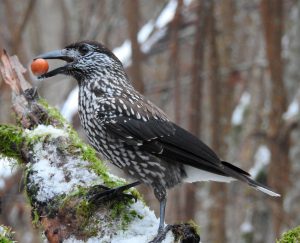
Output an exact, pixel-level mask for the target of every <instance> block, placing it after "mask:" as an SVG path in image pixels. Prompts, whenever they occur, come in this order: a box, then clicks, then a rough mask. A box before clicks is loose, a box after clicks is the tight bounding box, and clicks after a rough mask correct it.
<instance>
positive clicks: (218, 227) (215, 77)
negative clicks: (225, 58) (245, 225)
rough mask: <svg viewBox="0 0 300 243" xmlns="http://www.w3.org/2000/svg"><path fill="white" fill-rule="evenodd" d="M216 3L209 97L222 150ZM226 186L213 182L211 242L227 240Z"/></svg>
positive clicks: (215, 140) (214, 138) (216, 143)
mask: <svg viewBox="0 0 300 243" xmlns="http://www.w3.org/2000/svg"><path fill="white" fill-rule="evenodd" d="M214 9H215V5H214V3H213V2H212V3H211V4H210V9H209V22H208V40H209V42H208V45H209V51H210V52H209V54H210V55H209V73H210V75H209V92H210V93H209V98H210V109H211V132H210V135H211V146H212V148H213V149H214V150H215V151H216V152H217V153H220V151H221V142H222V138H223V134H222V123H221V102H220V101H221V97H222V88H221V85H222V83H221V82H220V76H219V74H218V72H219V59H218V50H217V43H216V42H217V40H216V29H215V28H216V26H215V16H214ZM226 194H227V193H226V186H225V184H222V183H216V182H214V183H211V185H210V197H211V198H212V206H211V208H210V211H209V215H210V216H209V218H210V224H209V232H214V234H213V236H212V238H211V242H214V243H218V242H225V241H226V229H225V208H226V201H227V200H226Z"/></svg>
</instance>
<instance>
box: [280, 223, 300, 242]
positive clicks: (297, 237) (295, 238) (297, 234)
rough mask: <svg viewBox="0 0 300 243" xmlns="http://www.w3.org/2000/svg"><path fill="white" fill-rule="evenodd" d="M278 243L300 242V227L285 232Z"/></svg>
mask: <svg viewBox="0 0 300 243" xmlns="http://www.w3.org/2000/svg"><path fill="white" fill-rule="evenodd" d="M276 242H277V243H298V242H300V226H298V227H296V228H294V229H291V230H289V231H287V232H285V233H284V234H283V235H282V236H281V238H280V239H279V240H277V241H276Z"/></svg>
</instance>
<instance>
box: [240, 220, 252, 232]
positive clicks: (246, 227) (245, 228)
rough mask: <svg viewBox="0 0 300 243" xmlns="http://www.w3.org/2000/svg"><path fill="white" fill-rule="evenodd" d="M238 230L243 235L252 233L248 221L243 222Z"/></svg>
mask: <svg viewBox="0 0 300 243" xmlns="http://www.w3.org/2000/svg"><path fill="white" fill-rule="evenodd" d="M240 230H241V232H242V233H244V234H247V233H251V232H253V225H252V224H251V223H250V222H249V221H244V222H243V223H242V224H241V227H240Z"/></svg>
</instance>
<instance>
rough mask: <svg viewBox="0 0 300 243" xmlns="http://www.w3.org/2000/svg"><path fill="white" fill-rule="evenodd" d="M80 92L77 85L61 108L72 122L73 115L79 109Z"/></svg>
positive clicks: (64, 115) (66, 117) (63, 114)
mask: <svg viewBox="0 0 300 243" xmlns="http://www.w3.org/2000/svg"><path fill="white" fill-rule="evenodd" d="M78 92H79V87H78V86H77V87H76V88H75V89H73V90H72V91H71V92H70V94H69V96H68V98H67V100H66V101H65V103H64V104H63V107H62V108H61V110H60V112H61V114H62V116H63V117H64V118H65V119H66V120H67V121H68V122H71V121H72V118H73V116H74V115H75V114H76V112H77V111H78Z"/></svg>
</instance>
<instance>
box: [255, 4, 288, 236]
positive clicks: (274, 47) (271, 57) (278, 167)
mask: <svg viewBox="0 0 300 243" xmlns="http://www.w3.org/2000/svg"><path fill="white" fill-rule="evenodd" d="M261 18H262V23H263V27H264V36H265V45H266V57H267V60H268V65H269V70H270V77H271V91H270V94H271V110H270V113H269V129H268V131H267V136H268V141H270V143H269V148H270V151H271V164H270V167H269V174H270V177H269V178H268V182H269V185H270V187H272V188H274V189H275V190H276V191H277V192H278V193H280V194H281V198H280V199H278V200H272V201H271V207H272V213H273V217H274V218H273V227H274V232H275V236H276V237H279V235H280V232H281V225H282V223H283V222H284V218H285V216H284V209H283V198H284V196H285V194H286V192H287V189H288V186H289V172H290V160H289V156H288V153H289V139H290V137H289V136H286V134H282V132H283V129H282V127H283V126H284V120H283V114H284V112H285V110H286V100H287V98H286V89H285V86H284V81H283V59H282V56H281V52H282V46H281V39H282V34H283V1H281V0H275V1H272V0H262V1H261Z"/></svg>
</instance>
